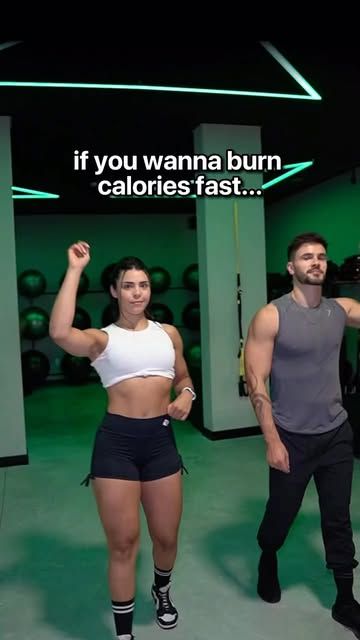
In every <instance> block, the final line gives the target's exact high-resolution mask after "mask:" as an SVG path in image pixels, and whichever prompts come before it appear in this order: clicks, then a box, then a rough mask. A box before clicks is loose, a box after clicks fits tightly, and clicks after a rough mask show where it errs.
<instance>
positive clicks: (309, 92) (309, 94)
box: [0, 42, 322, 100]
mask: <svg viewBox="0 0 360 640" xmlns="http://www.w3.org/2000/svg"><path fill="white" fill-rule="evenodd" d="M260 44H261V45H262V46H263V47H264V49H266V51H267V52H268V53H269V54H270V55H271V56H272V57H273V58H274V60H276V62H278V63H279V64H280V65H281V66H282V67H283V69H285V71H286V72H287V73H288V74H289V75H290V76H291V77H292V78H293V79H294V80H295V81H296V82H297V83H298V84H299V85H300V86H301V87H302V88H303V89H304V90H305V92H306V93H305V94H296V93H275V92H268V91H244V90H240V89H239V90H236V89H204V88H200V87H171V86H170V87H168V86H161V85H152V84H98V83H82V82H20V81H19V82H17V81H6V80H2V81H0V87H34V88H54V89H122V90H125V91H126V90H127V91H165V92H177V93H200V94H201V93H206V94H211V95H224V96H255V97H258V98H285V99H292V100H321V99H322V98H321V96H320V95H319V93H318V92H317V91H315V89H314V88H313V87H311V85H310V84H309V83H308V82H307V81H306V80H305V79H304V78H303V77H302V76H301V75H300V73H299V72H298V71H296V69H295V68H294V67H293V66H292V65H291V64H290V62H289V61H288V60H286V58H284V56H283V55H282V54H281V53H280V52H279V51H278V50H277V49H276V48H275V47H274V46H273V45H272V44H271V43H270V42H260Z"/></svg>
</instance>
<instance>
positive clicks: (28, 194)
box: [11, 187, 60, 200]
mask: <svg viewBox="0 0 360 640" xmlns="http://www.w3.org/2000/svg"><path fill="white" fill-rule="evenodd" d="M11 188H12V190H13V191H19V192H20V193H22V194H24V195H13V199H14V200H15V199H17V200H37V199H38V200H51V199H54V198H56V199H57V198H60V196H59V195H58V194H57V193H48V192H47V191H36V189H25V188H24V187H11Z"/></svg>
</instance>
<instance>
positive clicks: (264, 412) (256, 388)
mask: <svg viewBox="0 0 360 640" xmlns="http://www.w3.org/2000/svg"><path fill="white" fill-rule="evenodd" d="M278 326H279V320H278V312H277V309H276V307H275V306H274V305H272V304H268V305H266V306H265V307H263V308H262V309H260V311H258V312H257V313H256V315H255V316H254V318H253V319H252V322H251V324H250V327H249V331H248V335H247V339H246V343H245V371H246V380H247V384H248V390H249V398H250V401H251V403H252V405H253V407H254V411H255V414H256V417H257V419H258V421H259V425H260V427H261V430H262V432H263V435H264V439H265V442H266V445H267V460H268V463H269V464H270V466H272V467H274V468H276V469H279V470H281V471H285V472H288V471H289V457H288V453H287V451H286V449H285V447H284V445H283V444H282V442H281V440H280V437H279V434H278V431H277V429H276V426H275V423H274V419H273V415H272V404H271V400H270V397H269V394H268V391H267V388H266V383H267V381H268V378H269V376H270V372H271V363H272V355H273V349H274V341H275V338H276V335H277V331H278Z"/></svg>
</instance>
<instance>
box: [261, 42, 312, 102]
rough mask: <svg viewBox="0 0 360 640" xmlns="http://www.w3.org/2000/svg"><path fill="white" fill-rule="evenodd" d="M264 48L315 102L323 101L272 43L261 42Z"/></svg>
mask: <svg viewBox="0 0 360 640" xmlns="http://www.w3.org/2000/svg"><path fill="white" fill-rule="evenodd" d="M261 44H262V46H263V47H264V49H266V51H268V52H269V53H270V55H271V56H272V57H273V58H274V59H275V60H276V61H277V62H278V63H279V64H280V65H281V66H282V67H283V69H285V71H287V72H288V74H289V75H290V76H291V77H292V78H294V80H295V81H296V82H297V83H298V84H299V85H300V87H302V88H303V89H304V91H306V93H308V94H309V96H312V99H313V100H321V99H322V98H321V95H320V94H319V93H318V92H317V91H315V89H314V88H313V87H312V86H311V85H310V84H309V83H308V82H307V80H305V78H303V76H302V75H300V73H299V72H298V71H296V69H295V67H293V66H292V64H290V62H289V61H288V60H286V58H284V56H283V55H282V54H281V53H280V52H279V51H278V50H277V49H275V47H274V46H273V45H272V44H271V43H270V42H261Z"/></svg>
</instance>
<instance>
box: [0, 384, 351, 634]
mask: <svg viewBox="0 0 360 640" xmlns="http://www.w3.org/2000/svg"><path fill="white" fill-rule="evenodd" d="M104 409H105V397H104V395H103V392H102V389H101V388H100V386H99V385H97V384H88V385H85V386H80V387H65V386H64V387H61V386H58V387H57V386H51V387H50V386H49V387H46V388H45V387H44V388H42V389H39V390H37V391H35V392H34V393H33V394H31V395H29V396H26V397H25V415H26V428H27V442H28V452H29V465H27V466H21V467H10V468H9V469H0V513H1V512H2V520H1V524H0V527H1V528H0V539H1V550H2V552H1V554H0V631H1V639H2V640H14V639H15V638H16V640H20V639H24V640H25V639H26V640H35V639H36V640H100V639H101V640H105V639H106V638H109V640H110V639H111V638H114V637H115V630H114V625H113V619H112V614H111V610H110V600H109V595H108V590H107V553H106V546H105V540H104V535H103V532H102V529H101V525H100V522H99V519H98V516H97V511H96V506H95V502H94V499H93V494H92V490H91V487H85V486H80V483H81V481H82V480H83V479H84V477H85V476H86V474H87V473H88V469H89V460H90V451H91V447H92V441H93V437H94V433H95V430H96V427H97V424H98V423H99V421H100V419H101V417H102V414H103V411H104ZM174 426H175V434H176V439H177V443H178V447H179V450H180V452H181V454H182V456H183V459H184V464H185V466H186V468H187V470H188V472H189V474H188V475H186V474H184V476H183V480H184V513H183V519H182V526H181V531H180V540H179V554H178V560H177V564H176V567H175V571H174V574H173V586H172V596H173V599H174V602H175V604H176V606H177V607H178V609H179V614H180V620H179V625H178V627H177V628H176V629H174V630H172V631H170V632H168V633H170V634H171V637H172V638H173V639H174V640H175V639H177V638H178V639H179V640H180V639H183V640H185V639H186V640H217V639H220V638H221V639H223V640H230V639H233V638H243V639H244V640H265V639H266V640H279V639H281V638H284V639H285V638H288V637H289V636H290V635H291V637H292V640H298V639H299V640H300V639H301V640H303V638H307V639H308V640H311V639H314V640H315V639H318V638H319V637H320V636H324V637H326V638H327V640H329V639H339V640H341V639H342V638H343V639H344V640H345V639H347V638H349V637H352V636H351V635H349V632H348V631H347V630H345V629H343V628H342V627H341V626H339V625H338V624H337V623H336V622H334V621H333V620H332V618H331V615H330V608H331V605H332V602H333V598H334V586H333V580H332V575H331V573H330V572H329V571H327V570H326V568H325V564H324V555H323V546H322V539H321V532H320V520H319V511H318V502H317V495H316V491H315V488H314V485H313V484H310V486H309V488H308V491H307V493H306V495H305V499H304V502H303V506H302V509H301V511H300V514H299V516H298V518H297V520H296V522H295V524H294V526H293V529H292V531H291V533H290V536H289V538H288V541H287V543H286V545H285V546H284V548H283V549H282V551H281V553H280V555H279V573H280V580H281V585H282V589H283V594H282V600H281V602H280V603H279V604H277V605H270V604H266V603H264V602H262V601H261V600H259V598H258V596H257V593H256V577H257V561H258V555H259V551H258V547H257V544H256V531H257V527H258V524H259V521H260V519H261V516H262V513H263V509H264V505H265V501H266V497H267V468H266V463H265V456H264V445H263V441H262V438H261V436H252V437H247V438H236V439H230V440H220V441H210V440H208V439H207V438H205V437H204V436H203V435H202V434H201V433H199V432H198V431H197V430H196V429H195V428H194V427H193V426H192V425H191V423H190V422H186V423H175V424H174ZM359 464H360V462H359V461H358V460H357V459H356V460H355V473H354V487H353V500H352V513H353V526H354V537H355V544H356V546H357V548H359V554H358V558H360V474H359ZM3 488H4V491H3ZM1 507H2V510H1ZM152 571H153V565H152V556H151V545H150V539H149V536H148V532H147V529H146V522H145V520H144V518H143V516H142V537H141V548H140V553H139V558H138V567H137V595H136V609H135V616H134V634H135V637H136V640H142V639H144V640H146V639H148V640H151V639H153V638H159V637H160V636H161V637H163V635H164V637H165V634H166V631H162V630H161V629H159V627H158V626H157V625H156V623H155V621H154V610H153V603H152V600H151V598H150V586H151V581H152V577H153V573H152ZM355 593H356V595H357V596H358V597H359V598H360V581H359V570H358V571H357V572H355Z"/></svg>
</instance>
